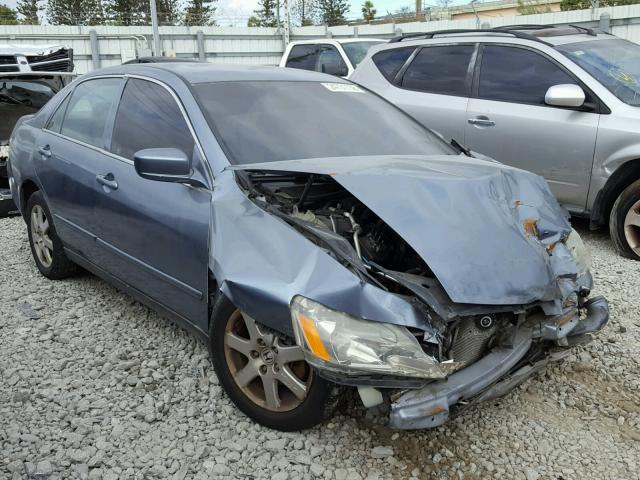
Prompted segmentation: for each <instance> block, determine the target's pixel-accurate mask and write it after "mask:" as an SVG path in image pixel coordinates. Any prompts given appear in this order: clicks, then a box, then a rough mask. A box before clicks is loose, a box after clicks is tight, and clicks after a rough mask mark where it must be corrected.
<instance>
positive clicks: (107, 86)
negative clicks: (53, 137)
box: [60, 78, 122, 148]
mask: <svg viewBox="0 0 640 480" xmlns="http://www.w3.org/2000/svg"><path fill="white" fill-rule="evenodd" d="M121 85H122V79H121V78H98V79H95V80H87V81H86V82H82V83H81V84H79V85H78V86H77V87H76V88H75V90H74V91H73V93H72V94H71V99H70V100H69V104H68V106H67V110H66V113H65V116H64V120H63V121H62V128H61V129H60V133H62V134H63V135H66V136H67V137H71V138H74V139H76V140H80V141H81V142H84V143H88V144H89V145H94V146H96V147H100V148H103V147H104V145H103V143H102V142H103V138H104V129H105V126H106V123H107V120H108V118H109V114H110V113H111V107H112V106H113V104H114V103H116V102H117V101H118V99H117V97H118V93H120V87H121Z"/></svg>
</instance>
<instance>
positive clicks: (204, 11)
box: [184, 0, 216, 26]
mask: <svg viewBox="0 0 640 480" xmlns="http://www.w3.org/2000/svg"><path fill="white" fill-rule="evenodd" d="M215 2H216V0H189V3H187V9H186V11H185V14H184V23H185V25H207V26H210V25H215V24H216V21H215V19H214V15H215V13H216V6H215Z"/></svg>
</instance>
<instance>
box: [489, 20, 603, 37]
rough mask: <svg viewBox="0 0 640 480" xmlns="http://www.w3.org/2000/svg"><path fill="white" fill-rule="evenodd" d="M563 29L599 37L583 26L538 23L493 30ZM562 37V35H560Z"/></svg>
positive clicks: (595, 32)
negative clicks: (569, 28) (573, 29)
mask: <svg viewBox="0 0 640 480" xmlns="http://www.w3.org/2000/svg"><path fill="white" fill-rule="evenodd" d="M562 27H571V28H575V29H576V30H580V31H582V32H585V33H586V34H587V35H591V36H594V37H595V36H597V35H598V31H597V30H596V29H593V28H588V27H583V26H581V25H573V24H568V25H544V24H536V23H523V24H518V25H502V26H500V27H493V28H492V29H491V30H495V31H496V32H510V31H512V30H549V29H553V28H557V29H561V28H562ZM559 35H560V34H559Z"/></svg>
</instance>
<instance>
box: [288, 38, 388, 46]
mask: <svg viewBox="0 0 640 480" xmlns="http://www.w3.org/2000/svg"><path fill="white" fill-rule="evenodd" d="M388 41H389V40H388V39H386V38H363V37H359V38H312V39H311V40H295V41H293V42H290V43H289V45H305V44H309V43H311V44H313V43H358V42H382V43H384V42H388Z"/></svg>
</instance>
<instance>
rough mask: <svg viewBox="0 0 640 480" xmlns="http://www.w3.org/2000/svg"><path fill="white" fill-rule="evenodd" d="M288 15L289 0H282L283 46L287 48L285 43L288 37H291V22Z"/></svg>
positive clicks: (287, 42)
mask: <svg viewBox="0 0 640 480" xmlns="http://www.w3.org/2000/svg"><path fill="white" fill-rule="evenodd" d="M290 21H291V19H290V17H289V0H284V37H283V40H284V47H285V48H287V45H288V44H289V39H290V37H291V31H290V29H291V24H290Z"/></svg>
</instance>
